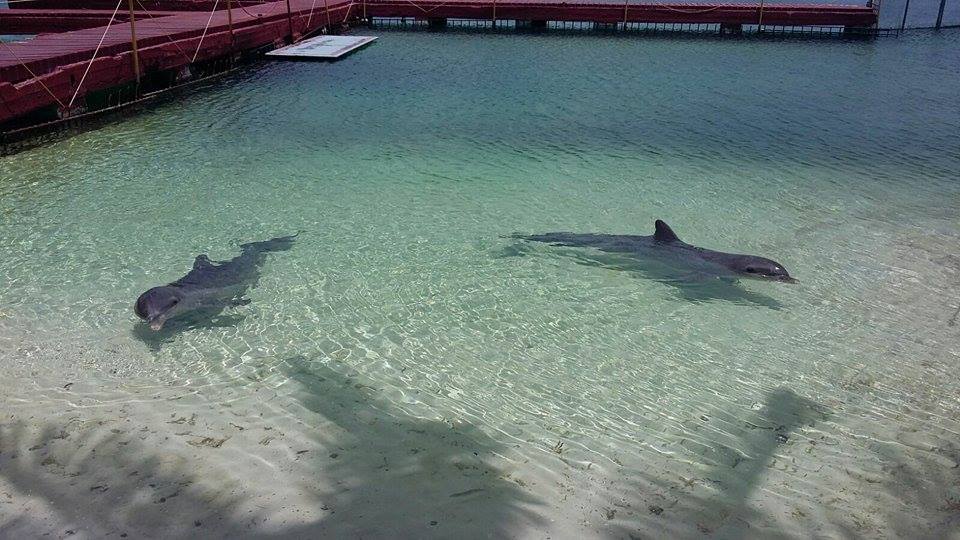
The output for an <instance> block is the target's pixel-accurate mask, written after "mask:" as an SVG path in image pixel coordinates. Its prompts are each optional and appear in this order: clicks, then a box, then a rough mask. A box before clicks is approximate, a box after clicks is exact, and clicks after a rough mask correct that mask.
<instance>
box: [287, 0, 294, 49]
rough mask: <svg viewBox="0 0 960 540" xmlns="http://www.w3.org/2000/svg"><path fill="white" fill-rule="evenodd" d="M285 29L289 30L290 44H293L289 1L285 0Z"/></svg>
mask: <svg viewBox="0 0 960 540" xmlns="http://www.w3.org/2000/svg"><path fill="white" fill-rule="evenodd" d="M287 28H289V29H290V43H293V16H292V15H290V0H287Z"/></svg>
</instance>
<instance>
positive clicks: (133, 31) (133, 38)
mask: <svg viewBox="0 0 960 540" xmlns="http://www.w3.org/2000/svg"><path fill="white" fill-rule="evenodd" d="M127 7H128V8H129V10H130V47H131V49H132V50H133V75H134V77H135V78H136V80H137V87H136V95H137V97H139V96H140V52H139V51H138V50H137V24H136V20H135V19H134V15H133V0H127Z"/></svg>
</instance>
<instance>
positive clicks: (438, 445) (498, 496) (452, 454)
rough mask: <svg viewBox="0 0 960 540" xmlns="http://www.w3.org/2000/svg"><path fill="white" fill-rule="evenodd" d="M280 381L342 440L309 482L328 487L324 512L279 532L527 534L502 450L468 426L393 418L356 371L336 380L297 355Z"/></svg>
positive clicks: (525, 501) (532, 518)
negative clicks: (314, 480)
mask: <svg viewBox="0 0 960 540" xmlns="http://www.w3.org/2000/svg"><path fill="white" fill-rule="evenodd" d="M285 373H286V375H287V376H288V377H289V379H290V380H291V381H294V382H296V383H297V384H298V385H299V391H298V392H297V393H296V394H295V397H296V399H297V400H298V401H299V403H300V404H301V405H302V406H303V407H304V408H306V409H307V410H309V411H311V412H313V413H316V414H317V415H319V416H321V417H322V418H324V419H326V420H328V421H329V422H332V423H333V424H335V425H336V426H337V427H338V428H340V429H342V430H344V431H345V432H347V433H348V435H347V436H345V437H344V438H343V440H340V441H337V443H336V444H337V445H338V447H337V450H336V451H335V453H332V454H330V455H327V456H320V457H319V461H318V463H317V465H316V467H315V469H316V474H317V475H318V477H319V478H320V479H322V481H323V483H325V484H326V485H333V486H336V488H335V489H333V490H332V491H329V492H328V493H325V494H323V495H321V497H322V499H323V503H324V507H326V508H328V512H327V514H326V515H325V516H324V517H323V519H321V520H320V521H319V522H317V523H316V524H314V525H312V526H309V527H307V528H305V529H302V530H297V531H288V532H289V533H291V534H293V535H294V536H297V537H304V538H360V537H363V538H449V537H450V536H451V535H452V534H454V531H457V530H464V529H463V528H464V527H469V528H471V529H473V530H475V531H477V532H478V533H477V535H478V536H480V535H481V534H480V532H479V531H483V533H482V536H484V537H489V538H509V537H514V536H516V535H517V534H518V533H519V531H524V533H525V534H526V533H529V532H531V531H535V530H537V526H538V525H539V524H540V523H541V522H540V519H539V518H538V517H537V516H536V515H535V513H534V511H533V509H534V508H535V507H536V506H537V505H538V504H539V503H538V502H537V500H536V499H535V498H534V497H533V495H531V494H530V493H529V492H528V491H527V490H525V489H524V488H522V487H521V485H519V483H517V482H515V481H514V480H512V479H510V478H509V471H507V470H504V469H503V468H501V467H500V466H498V464H504V463H509V461H508V460H507V459H506V458H505V457H504V456H505V455H508V454H509V449H508V448H505V447H504V446H503V445H502V444H500V443H498V442H497V441H495V440H493V439H492V438H491V437H490V436H488V435H487V434H485V433H483V432H482V431H480V430H479V429H477V428H476V427H475V426H473V425H471V424H469V423H462V422H456V421H445V420H434V419H427V418H415V417H412V416H409V415H408V414H405V413H404V412H403V411H400V410H397V408H396V407H395V406H393V405H392V404H391V403H390V402H388V401H387V400H385V399H384V398H383V397H382V395H381V391H380V390H379V389H377V388H373V387H371V386H368V385H367V384H366V383H367V381H366V380H365V378H364V377H363V376H362V374H359V373H352V374H350V375H344V374H342V373H340V372H338V371H335V370H333V369H331V368H329V367H326V366H324V365H322V364H320V363H318V362H310V361H309V360H308V359H306V358H303V357H294V358H291V359H289V360H288V361H287V365H286V368H285Z"/></svg>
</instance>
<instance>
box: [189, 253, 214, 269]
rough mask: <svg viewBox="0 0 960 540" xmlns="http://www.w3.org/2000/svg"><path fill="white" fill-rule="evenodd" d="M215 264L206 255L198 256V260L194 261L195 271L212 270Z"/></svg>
mask: <svg viewBox="0 0 960 540" xmlns="http://www.w3.org/2000/svg"><path fill="white" fill-rule="evenodd" d="M212 266H213V263H212V262H210V257H207V256H206V255H197V258H196V259H195V260H194V261H193V269H194V270H203V269H204V268H211V267H212Z"/></svg>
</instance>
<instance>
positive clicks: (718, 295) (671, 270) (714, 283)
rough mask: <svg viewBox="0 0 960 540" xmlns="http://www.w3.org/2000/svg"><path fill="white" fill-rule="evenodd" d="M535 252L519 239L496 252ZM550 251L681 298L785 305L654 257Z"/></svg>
mask: <svg viewBox="0 0 960 540" xmlns="http://www.w3.org/2000/svg"><path fill="white" fill-rule="evenodd" d="M541 249H542V248H541ZM534 253H542V251H539V250H538V249H537V248H535V247H533V246H528V245H524V244H519V243H518V244H513V245H509V246H505V247H504V248H502V249H501V250H500V251H499V252H498V254H497V255H496V256H497V257H501V258H506V257H524V256H527V255H531V254H534ZM551 254H555V256H562V257H566V258H569V259H572V260H573V261H574V262H576V263H577V264H579V265H582V266H588V267H591V268H602V269H605V270H615V271H620V272H627V273H630V274H632V275H634V276H636V277H638V278H641V279H647V280H650V281H656V282H658V283H662V284H664V285H667V286H669V287H671V288H672V289H673V290H674V292H675V293H676V295H677V296H678V297H679V298H681V299H683V300H686V301H688V302H693V303H708V302H730V303H733V304H738V305H743V306H759V307H765V308H769V309H773V310H781V309H783V308H784V305H783V303H781V302H780V301H779V300H777V299H775V298H773V297H770V296H767V295H765V294H763V293H758V292H754V291H751V290H748V289H745V288H744V287H743V286H742V285H741V284H740V282H739V281H738V280H736V279H730V278H720V277H717V276H715V275H706V274H699V273H697V272H696V271H695V270H683V269H678V268H676V267H673V266H669V265H667V264H663V263H660V262H657V261H652V260H651V261H648V260H640V259H636V258H631V257H629V256H626V255H615V254H608V253H601V252H592V251H588V250H583V249H570V248H551ZM772 285H774V286H775V285H777V284H772ZM788 286H789V285H788Z"/></svg>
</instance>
